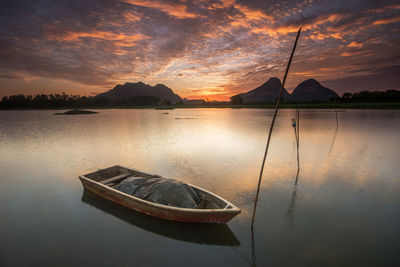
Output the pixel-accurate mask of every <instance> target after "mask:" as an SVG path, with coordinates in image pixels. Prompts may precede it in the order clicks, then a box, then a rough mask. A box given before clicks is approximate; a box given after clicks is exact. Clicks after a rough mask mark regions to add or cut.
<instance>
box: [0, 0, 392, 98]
mask: <svg viewBox="0 0 400 267" xmlns="http://www.w3.org/2000/svg"><path fill="white" fill-rule="evenodd" d="M0 5H1V6H0V71H1V72H2V79H13V80H19V81H21V82H24V83H29V82H32V81H34V80H35V79H40V78H46V79H50V80H53V81H54V83H55V84H57V81H59V80H65V81H73V82H76V84H81V90H82V94H85V93H86V94H90V92H91V91H89V90H93V89H92V88H91V89H87V88H86V87H87V86H98V87H99V88H100V87H101V88H104V87H107V86H109V87H112V86H113V85H114V84H116V83H121V82H126V81H140V80H142V81H144V82H146V83H152V84H153V83H166V84H167V85H169V86H170V87H171V88H173V89H174V90H177V91H179V92H180V94H183V96H186V94H187V95H188V96H190V94H194V93H197V92H193V90H203V92H204V94H208V95H212V94H214V95H215V96H216V97H217V96H218V97H225V98H228V97H229V94H234V93H237V92H240V91H246V90H249V89H253V88H254V87H256V86H258V85H260V84H262V83H263V82H265V81H266V80H267V79H268V78H270V77H272V76H277V77H280V78H281V76H282V73H283V71H284V68H285V65H286V62H287V59H288V56H289V53H290V50H291V47H292V45H293V41H294V37H295V34H296V32H297V30H298V28H299V27H300V26H303V32H302V35H301V38H300V41H299V45H298V49H297V51H296V54H295V58H294V61H293V63H292V64H293V65H292V72H291V73H289V78H288V81H287V83H288V87H294V86H296V85H297V83H299V82H301V81H302V80H304V79H306V78H309V77H317V78H318V79H323V80H326V81H331V82H333V81H334V80H335V79H338V80H343V81H346V82H348V83H349V84H350V82H351V79H349V80H346V78H347V77H354V76H355V73H354V72H352V71H355V70H357V69H358V70H360V72H359V73H358V74H357V75H359V76H362V75H364V77H365V78H366V79H367V78H368V77H369V78H371V79H372V80H374V79H376V76H373V74H372V72H371V70H369V71H367V73H366V72H365V71H364V72H363V71H362V70H365V69H366V67H367V66H368V65H369V64H371V62H376V63H375V67H376V68H377V69H380V70H382V69H384V68H385V67H388V66H393V65H396V64H400V59H399V58H398V57H396V56H398V54H399V52H398V51H399V50H398V48H397V47H398V45H397V44H398V42H399V39H400V32H399V31H398V27H397V25H398V23H399V22H400V21H399V17H400V6H399V5H398V3H397V2H396V1H373V0H358V1H353V2H346V4H343V3H342V1H341V0H333V1H308V0H306V1H275V0H268V1H265V0H246V1H244V0H236V1H235V0H221V1H211V0H195V1H189V0H187V1H186V0H171V1H161V0H155V1H150V0H123V1H118V0H104V1H94V2H93V1H89V0H81V1H71V2H69V1H68V2H67V1H49V2H33V1H18V0H13V1H2V3H1V4H0ZM361 74H362V75H361ZM367 74H368V75H372V76H368V75H367ZM380 75H382V77H381V78H382V79H385V80H386V81H392V82H393V81H395V80H393V79H392V78H391V75H394V74H393V73H392V72H388V71H383V72H381V74H380ZM5 84H6V83H5ZM372 84H373V83H372ZM385 84H386V86H388V87H393V86H394V85H393V84H389V83H385ZM337 85H340V86H343V90H345V89H346V88H348V87H347V86H345V85H344V82H343V83H337ZM376 85H377V83H376ZM379 88H381V87H379ZM334 89H339V91H340V90H341V89H342V88H341V87H339V88H334ZM381 89H384V88H381ZM0 90H3V91H4V90H8V91H9V92H12V91H13V92H17V90H18V87H14V88H11V87H10V88H5V87H4V86H3V85H1V84H0ZM94 90H97V89H94ZM197 95H200V94H197Z"/></svg>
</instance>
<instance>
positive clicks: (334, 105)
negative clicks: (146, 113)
mask: <svg viewBox="0 0 400 267" xmlns="http://www.w3.org/2000/svg"><path fill="white" fill-rule="evenodd" d="M74 108H79V109H156V110H172V109H191V108H231V109H242V108H258V109H274V108H275V104H265V105H207V104H206V105H170V106H103V107H43V108H0V110H1V111H6V110H66V109H74ZM279 108H281V109H294V108H297V104H281V105H280V106H279ZM299 108H300V109H400V103H326V104H322V103H303V104H299Z"/></svg>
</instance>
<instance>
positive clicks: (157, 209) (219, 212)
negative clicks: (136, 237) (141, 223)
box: [79, 176, 240, 223]
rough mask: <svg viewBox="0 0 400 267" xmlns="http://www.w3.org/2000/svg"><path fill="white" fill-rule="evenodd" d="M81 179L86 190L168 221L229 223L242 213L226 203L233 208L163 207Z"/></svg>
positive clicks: (84, 178) (83, 178)
mask: <svg viewBox="0 0 400 267" xmlns="http://www.w3.org/2000/svg"><path fill="white" fill-rule="evenodd" d="M79 179H80V180H81V182H82V184H83V186H84V187H85V188H86V189H88V190H90V191H92V192H93V193H95V194H97V195H99V196H102V197H104V198H106V199H109V200H111V201H114V202H116V203H118V204H120V205H123V206H125V207H127V208H130V209H132V210H135V211H138V212H141V213H145V214H147V215H150V216H154V217H158V218H162V219H166V220H171V221H178V222H190V223H227V222H228V221H229V220H231V219H232V218H233V217H235V216H236V215H238V214H239V213H240V209H239V208H237V207H235V206H234V205H233V204H231V203H229V202H226V203H227V204H228V205H231V208H229V209H186V208H178V207H171V206H166V205H161V204H157V203H153V202H150V201H146V200H142V199H140V198H137V197H134V196H131V195H128V194H125V193H122V192H120V191H118V190H115V189H113V188H111V187H109V186H106V185H103V184H101V183H98V182H95V181H93V180H91V179H88V178H86V177H84V176H80V177H79ZM190 186H192V185H190ZM192 187H193V188H196V189H197V190H202V191H205V190H204V189H201V188H198V187H195V186H192ZM206 192H207V193H208V194H212V193H210V192H208V191H206ZM214 196H216V195H214ZM216 197H218V196H216ZM218 198H220V197H218ZM220 199H222V198H220ZM224 201H225V200H224Z"/></svg>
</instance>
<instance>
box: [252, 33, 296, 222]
mask: <svg viewBox="0 0 400 267" xmlns="http://www.w3.org/2000/svg"><path fill="white" fill-rule="evenodd" d="M300 32H301V27H300V29H299V31H298V32H297V36H296V40H295V42H294V46H293V50H292V53H291V55H290V58H289V62H288V64H287V67H286V71H285V75H284V76H283V81H282V85H281V89H280V91H279V95H278V99H277V100H276V105H275V112H274V116H273V117H272V122H271V127H270V129H269V134H268V139H267V145H266V147H265V152H264V158H263V161H262V164H261V170H260V176H259V178H258V185H257V193H256V198H255V200H254V208H253V216H252V219H251V228H253V226H254V218H255V215H256V209H257V202H258V195H259V193H260V185H261V180H262V175H263V172H264V165H265V159H266V158H267V154H268V148H269V143H270V141H271V134H272V130H273V128H274V124H275V120H276V114H277V113H278V109H279V104H280V102H281V97H282V91H283V88H284V86H285V82H286V77H287V75H288V72H289V68H290V64H291V63H292V59H293V55H294V51H295V50H296V46H297V41H298V40H299V36H300Z"/></svg>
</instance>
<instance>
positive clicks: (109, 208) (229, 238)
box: [82, 189, 240, 246]
mask: <svg viewBox="0 0 400 267" xmlns="http://www.w3.org/2000/svg"><path fill="white" fill-rule="evenodd" d="M82 201H83V202H85V203H87V204H89V205H91V206H93V207H95V208H98V209H100V210H102V211H104V212H106V213H109V214H111V215H113V216H115V217H117V218H119V219H121V220H123V221H125V222H127V223H130V224H132V225H134V226H136V227H139V228H142V229H144V230H147V231H149V232H152V233H155V234H159V235H162V236H165V237H169V238H173V239H176V240H181V241H186V242H192V243H197V244H208V245H220V246H239V245H240V241H239V240H238V239H237V238H236V237H235V235H234V234H233V233H232V231H231V229H230V228H229V226H228V225H226V224H204V223H202V224H198V223H190V224H187V223H178V222H172V221H166V220H161V219H159V218H154V217H150V216H147V215H144V214H141V213H138V212H135V211H132V210H129V209H127V208H126V207H123V206H121V205H118V204H116V203H114V202H111V201H109V200H107V199H104V198H102V197H100V196H98V195H96V194H94V193H92V192H90V191H89V190H87V189H84V190H83V195H82Z"/></svg>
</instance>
